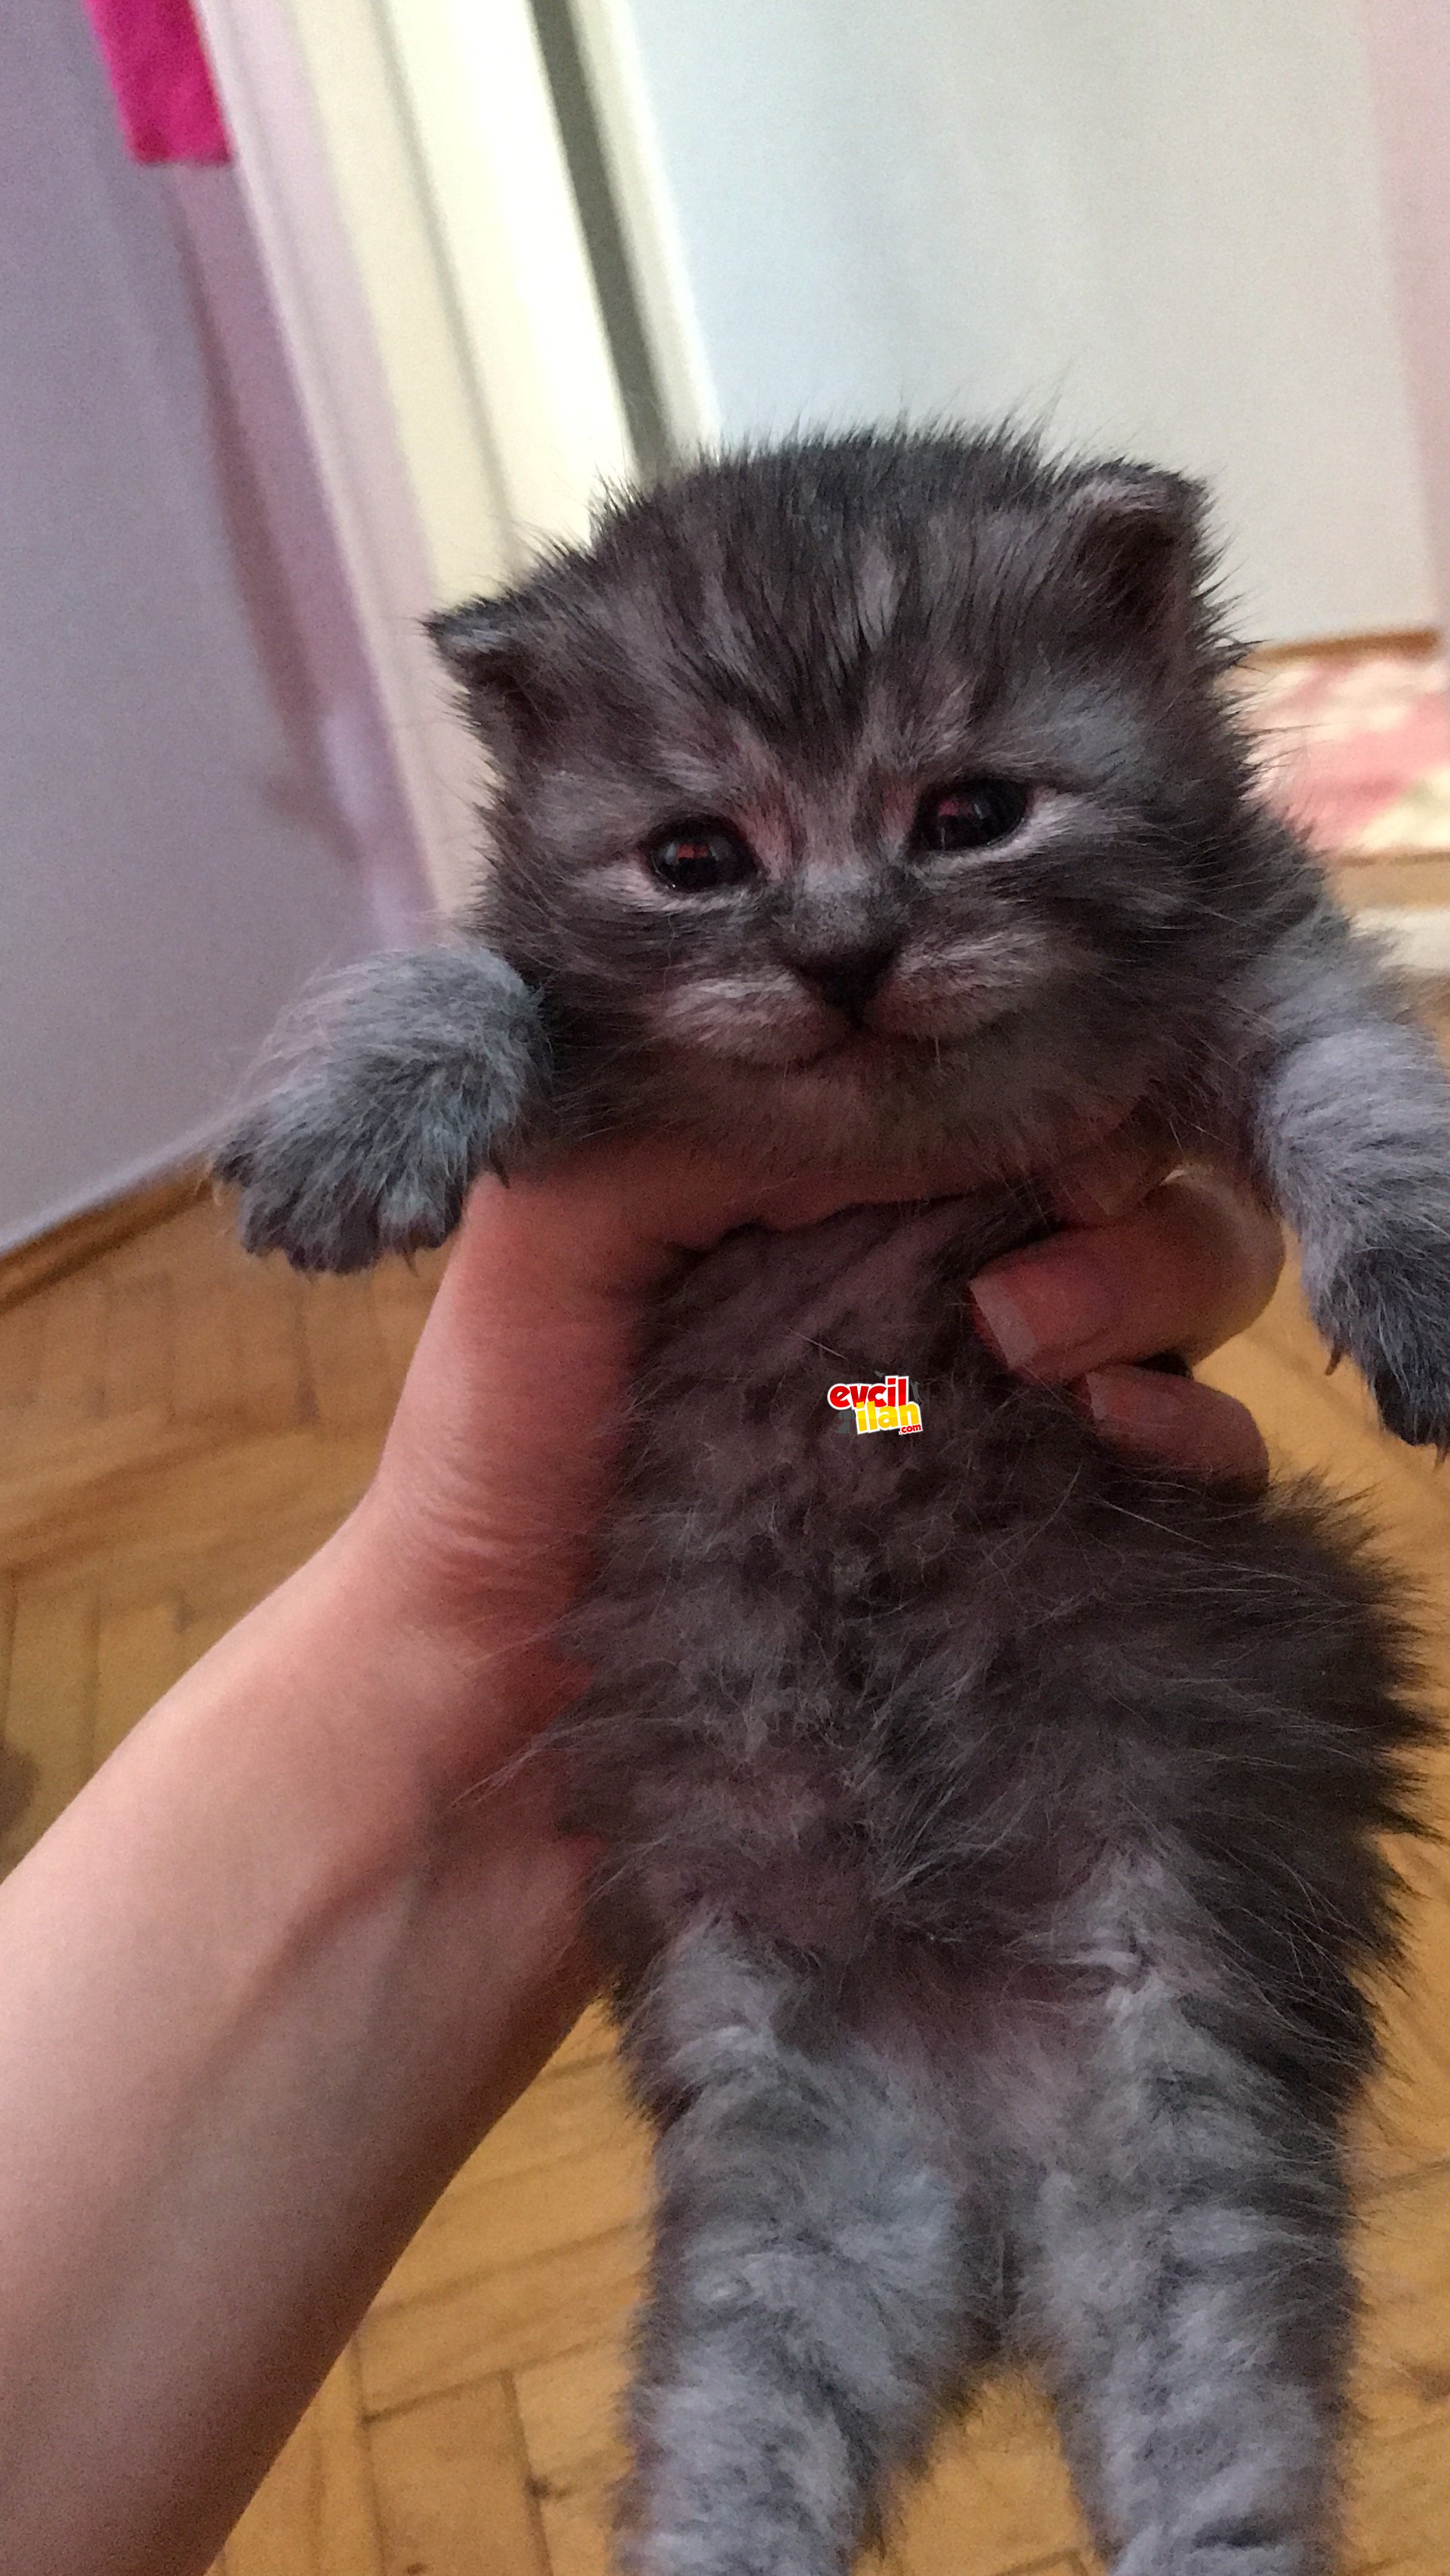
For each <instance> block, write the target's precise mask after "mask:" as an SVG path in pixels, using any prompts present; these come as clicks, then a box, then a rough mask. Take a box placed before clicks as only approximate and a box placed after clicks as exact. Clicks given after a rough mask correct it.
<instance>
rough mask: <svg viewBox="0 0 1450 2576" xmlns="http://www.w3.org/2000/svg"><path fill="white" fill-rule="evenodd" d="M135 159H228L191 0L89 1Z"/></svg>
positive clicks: (122, 124)
mask: <svg viewBox="0 0 1450 2576" xmlns="http://www.w3.org/2000/svg"><path fill="white" fill-rule="evenodd" d="M85 5H86V7H87V9H88V11H89V13H90V19H91V24H92V26H93V27H94V28H95V31H96V38H97V42H98V43H99V45H100V48H101V52H102V53H103V55H104V56H105V60H106V69H107V70H108V72H109V73H110V75H111V87H112V89H113V90H114V91H115V94H116V111H117V114H118V116H119V117H120V120H121V131H122V133H123V134H124V136H125V138H126V148H127V150H128V152H129V153H130V155H131V158H132V159H133V161H213V162H214V161H230V159H231V157H232V150H231V145H230V143H229V142H228V140H227V130H226V127H225V125H224V124H223V123H222V112H221V108H220V107H219V105H218V103H217V94H216V91H215V89H214V87H213V86H212V77H211V66H210V64H209V63H208V61H207V58H206V52H205V48H204V47H203V45H202V41H201V33H200V30H199V29H198V27H197V23H196V19H195V17H194V16H193V14H192V8H191V0H85Z"/></svg>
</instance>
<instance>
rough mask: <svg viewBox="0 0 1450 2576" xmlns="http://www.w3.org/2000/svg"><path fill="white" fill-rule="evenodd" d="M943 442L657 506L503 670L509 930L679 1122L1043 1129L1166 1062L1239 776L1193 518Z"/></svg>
mask: <svg viewBox="0 0 1450 2576" xmlns="http://www.w3.org/2000/svg"><path fill="white" fill-rule="evenodd" d="M887 453H888V454H896V453H897V451H887ZM931 453H932V455H933V457H934V459H935V462H936V465H937V468H938V469H939V470H938V472H937V475H936V478H935V479H934V480H933V478H932V477H926V478H925V479H923V477H922V475H921V474H920V472H918V473H917V475H916V478H915V481H914V482H913V481H912V479H911V477H910V476H909V475H908V476H907V477H906V478H905V480H904V481H903V479H902V477H901V476H900V475H898V478H897V486H896V487H895V488H892V489H890V490H889V491H888V493H887V495H886V500H885V502H883V498H882V495H881V493H880V491H879V490H878V491H876V492H875V493H874V495H873V493H872V492H871V490H870V489H869V484H870V477H869V476H867V477H866V478H865V479H866V482H867V485H868V488H867V489H866V490H864V491H863V490H862V488H861V483H862V472H861V466H862V462H863V460H862V459H860V458H859V457H858V458H852V457H851V456H850V455H849V454H848V453H847V452H846V451H843V450H842V449H839V448H838V449H832V450H826V451H820V452H817V454H816V455H815V457H814V458H813V460H812V470H811V471H810V472H808V471H807V470H806V466H805V463H804V461H803V460H802V459H799V458H798V459H796V460H787V459H782V458H779V457H777V458H768V459H762V460H759V461H758V462H757V463H756V464H754V465H751V464H746V465H741V466H735V467H722V468H718V469H714V470H713V472H707V473H705V474H703V475H701V476H699V477H696V478H693V479H692V480H691V481H690V482H688V483H686V484H685V485H683V486H678V487H675V489H674V491H672V492H666V493H664V494H662V495H659V496H656V497H655V498H653V499H651V500H647V501H645V502H642V503H637V504H635V505H633V508H632V510H631V511H629V512H627V513H625V514H624V515H622V516H621V517H620V518H619V519H618V520H617V521H616V522H615V523H614V524H613V525H612V527H611V528H610V529H608V530H607V531H606V533H605V535H604V537H603V538H602V539H601V541H600V543H599V545H598V546H597V547H596V549H595V551H594V553H593V554H592V555H591V556H589V557H585V558H576V559H574V560H573V561H571V562H569V563H566V564H565V565H564V566H562V567H561V568H559V569H557V570H556V571H554V572H552V573H550V574H547V575H545V576H542V577H540V578H539V579H538V580H537V581H536V583H535V584H534V585H532V586H531V589H530V591H529V592H526V593H525V594H524V596H523V600H522V602H521V603H520V605H519V607H518V610H517V615H516V622H515V624H514V625H513V628H512V632H511V640H510V646H509V653H510V661H509V668H508V674H507V680H506V683H505V695H504V697H503V698H502V699H501V698H500V695H499V676H500V675H499V673H498V672H496V671H495V672H493V673H492V674H491V676H490V677H489V678H488V679H487V681H485V682H484V683H483V684H482V687H483V694H482V695H481V697H480V701H479V704H480V711H481V712H482V714H483V716H484V721H485V725H486V728H488V727H489V726H490V725H491V729H492V732H493V739H494V741H495V744H496V745H499V744H501V746H502V749H503V767H504V775H505V786H504V793H503V796H502V799H501V805H500V812H499V816H498V858H497V864H496V868H495V872H494V876H493V878H492V881H491V883H490V885H489V887H488V890H487V892H486V895H485V898H484V904H483V926H484V927H485V928H486V929H487V930H488V931H489V933H490V935H491V936H492V937H493V938H494V940H495V942H496V944H497V945H498V946H500V947H501V948H502V949H503V951H504V953H505V954H506V955H508V956H509V957H510V958H512V960H513V962H514V963H516V964H517V965H519V966H520V967H521V968H522V969H523V971H524V972H525V973H527V974H529V975H531V976H533V977H536V978H537V979H538V980H540V981H541V982H542V983H543V984H544V986H545V987H546V989H547V990H548V991H549V992H550V994H551V995H552V997H553V998H554V1001H555V1005H556V1008H557V1009H558V1010H559V1012H560V1013H561V1014H562V1016H563V1018H564V1019H565V1020H566V1021H567V1022H568V1024H569V1025H570V1026H571V1028H573V1029H574V1030H576V1031H578V1030H581V1029H582V1030H584V1031H586V1032H587V1031H592V1032H593V1033H594V1034H595V1035H596V1036H597V1038H598V1040H599V1042H600V1044H601V1046H602V1047H604V1048H607V1049H608V1050H609V1051H610V1053H611V1055H612V1057H613V1060H614V1061H615V1062H616V1064H618V1065H620V1066H621V1067H623V1066H624V1065H626V1064H627V1065H630V1066H631V1067H632V1068H633V1078H634V1081H635V1083H636V1085H640V1084H643V1086H644V1088H645V1090H646V1091H647V1093H648V1097H649V1099H650V1102H651V1103H652V1105H653V1106H654V1107H655V1108H656V1109H658V1108H660V1107H661V1106H663V1107H664V1108H665V1110H666V1114H669V1115H672V1116H678V1117H680V1118H682V1119H684V1120H685V1121H686V1122H687V1123H693V1124H696V1125H703V1126H705V1127H710V1128H714V1129H715V1130H717V1131H720V1132H725V1133H735V1132H738V1130H739V1126H740V1123H741V1122H742V1121H743V1122H745V1124H746V1125H747V1126H749V1127H751V1128H752V1129H754V1130H755V1131H756V1132H757V1133H759V1134H762V1135H769V1136H771V1137H772V1138H773V1139H774V1140H775V1141H776V1143H777V1144H779V1143H780V1142H781V1141H782V1139H784V1138H789V1137H794V1138H795V1139H796V1140H798V1141H800V1140H806V1139H813V1140H814V1143H815V1147H816V1150H817V1151H819V1149H820V1145H821V1142H822V1140H823V1139H825V1138H827V1137H830V1138H833V1139H835V1140H836V1142H837V1143H838V1145H839V1148H840V1150H841V1151H842V1152H844V1153H849V1152H855V1151H860V1150H863V1149H869V1148H870V1146H871V1145H872V1144H873V1143H894V1142H899V1141H901V1140H902V1139H903V1138H904V1137H905V1136H907V1135H916V1134H919V1133H920V1131H921V1130H922V1129H923V1128H928V1129H929V1128H931V1127H933V1126H939V1125H944V1126H946V1127H949V1128H955V1129H956V1130H957V1131H958V1132H959V1131H960V1128H961V1124H962V1121H963V1118H964V1116H965V1117H966V1118H967V1119H968V1121H969V1122H970V1121H975V1122H976V1123H977V1124H978V1125H981V1124H982V1122H983V1121H984V1120H986V1121H987V1123H988V1124H992V1123H993V1122H994V1121H995V1127H996V1129H998V1130H1001V1131H1002V1133H1003V1134H1005V1133H1006V1131H1007V1130H1008V1129H1011V1130H1012V1131H1013V1133H1014V1136H1015V1138H1016V1142H1015V1143H1014V1145H1013V1148H1012V1152H1011V1154H1010V1156H1009V1159H1013V1160H1020V1159H1021V1158H1022V1156H1023V1155H1024V1154H1027V1153H1028V1152H1029V1147H1028V1145H1027V1143H1026V1141H1025V1139H1026V1134H1027V1130H1028V1129H1029V1128H1030V1129H1031V1131H1032V1135H1033V1137H1034V1139H1035V1137H1036V1134H1037V1131H1038V1130H1039V1129H1040V1128H1041V1127H1042V1125H1043V1123H1044V1121H1046V1122H1047V1124H1048V1125H1051V1124H1052V1123H1053V1121H1056V1122H1057V1123H1058V1124H1059V1125H1060V1124H1061V1123H1062V1122H1063V1121H1064V1120H1065V1119H1068V1118H1069V1117H1072V1116H1076V1117H1077V1118H1078V1119H1079V1121H1080V1123H1081V1124H1082V1125H1083V1126H1084V1127H1085V1128H1086V1129H1088V1130H1090V1129H1091V1128H1092V1127H1093V1126H1094V1125H1097V1124H1100V1123H1103V1122H1104V1121H1105V1120H1106V1119H1107V1118H1109V1117H1111V1116H1113V1115H1116V1114H1120V1113H1121V1111H1122V1109H1123V1108H1125V1107H1126V1106H1128V1105H1130V1103H1131V1101H1132V1099H1133V1098H1134V1097H1136V1096H1137V1094H1138V1092H1139V1091H1140V1090H1141V1088H1142V1087H1143V1084H1144V1082H1145V1080H1146V1078H1147V1071H1146V1069H1147V1067H1148V1064H1149V1061H1150V1059H1151V1057H1152V1054H1153V1049H1154V1045H1155V1042H1156V1041H1157V1040H1158V1039H1160V1038H1161V1034H1162V1020H1163V1011H1164V1007H1165V1003H1170V1002H1171V997H1172V995H1173V994H1174V992H1175V991H1177V990H1178V988H1179V986H1180V984H1181V981H1182V973H1183V967H1182V962H1181V961H1182V960H1185V959H1186V956H1187V952H1188V946H1189V943H1190V941H1191V935H1192V931H1193V928H1194V924H1195V920H1196V918H1197V916H1199V915H1200V914H1201V913H1202V910H1203V890H1202V880H1203V874H1204V871H1203V867H1202V864H1201V858H1202V853H1201V849H1200V846H1199V844H1200V842H1201V839H1202V836H1203V834H1204V832H1205V831H1206V830H1211V829H1213V828H1214V827H1215V825H1216V823H1217V820H1218V814H1219V812H1220V811H1221V810H1222V809H1224V807H1225V804H1226V801H1227V802H1228V803H1231V802H1232V795H1231V790H1230V787H1229V784H1228V781H1227V780H1226V777H1225V774H1224V764H1223V746H1222V742H1221V737H1220V735H1219V732H1218V718H1217V715H1216V713H1215V711H1214V707H1213V694H1212V690H1211V687H1210V685H1209V681H1208V678H1207V675H1206V674H1205V673H1200V672H1198V671H1196V670H1195V667H1194V654H1193V642H1192V636H1191V632H1190V613H1191V612H1190V598H1189V590H1188V586H1187V582H1186V579H1185V577H1184V557H1185V551H1186V547H1187V544H1188V538H1187V533H1186V530H1184V529H1182V528H1180V527H1178V526H1176V525H1175V523H1174V521H1173V518H1172V514H1171V511H1170V510H1168V509H1167V508H1166V506H1165V505H1164V504H1163V502H1162V498H1161V495H1160V496H1158V498H1157V499H1155V500H1153V501H1152V502H1151V503H1150V501H1149V499H1148V498H1147V496H1146V495H1145V494H1144V493H1143V492H1142V491H1141V490H1139V489H1136V488H1130V489H1129V491H1128V494H1127V499H1126V503H1124V501H1123V496H1122V493H1121V490H1120V492H1119V496H1118V502H1117V504H1116V517H1115V518H1112V524H1111V526H1110V527H1108V528H1107V529H1106V531H1105V530H1104V528H1103V526H1101V525H1100V524H1095V523H1094V510H1095V509H1098V508H1099V505H1098V504H1084V503H1081V502H1078V501H1074V499H1073V498H1072V496H1071V495H1063V494H1059V493H1057V492H1056V491H1054V490H1053V489H1052V488H1051V487H1050V486H1048V485H1046V484H1045V483H1044V481H1043V478H1042V477H1041V476H1040V475H1039V476H1038V478H1037V486H1036V488H1029V489H1028V490H1027V491H1025V492H1022V491H1012V492H1008V493H1004V492H1003V491H1002V490H1001V489H999V488H996V487H995V486H993V485H992V483H991V481H990V478H988V479H987V488H986V489H981V488H979V486H980V484H981V482H982V479H983V477H982V469H981V464H980V460H979V461H978V465H977V472H976V480H975V482H974V480H973V476H972V473H971V472H970V471H969V470H967V468H965V467H964V466H963V462H962V452H961V451H948V452H947V457H946V459H945V460H943V458H942V457H941V456H940V455H938V454H937V452H936V451H932V452H931ZM907 454H908V459H909V460H915V461H916V462H917V463H918V464H919V460H920V457H921V454H922V451H921V450H919V449H918V450H909V451H907ZM970 454H971V452H968V457H969V460H970ZM843 460H844V462H843ZM944 462H945V465H946V466H948V467H954V468H955V473H954V475H953V473H952V472H951V471H945V472H943V471H942V470H940V469H942V468H943V465H944ZM988 462H989V463H993V462H995V463H996V465H997V466H998V467H999V468H1000V463H1001V458H1000V454H998V453H997V452H993V453H992V455H991V456H989V458H988ZM879 465H880V459H879V455H878V458H877V480H878V482H879V480H880V471H879ZM853 467H854V471H853ZM792 469H793V470H792ZM887 479H888V482H889V478H887ZM999 480H1000V474H999ZM1155 489H1156V487H1155ZM1108 515H1109V516H1110V517H1112V514H1111V513H1109V514H1108ZM1094 545H1096V546H1097V547H1098V549H1099V554H1100V557H1101V560H1100V561H1099V562H1098V563H1096V564H1095V562H1094V558H1093V547H1094ZM1085 556H1086V562H1085ZM1104 568H1106V574H1107V578H1106V580H1104V578H1103V577H1102V576H1103V572H1104ZM467 614H468V613H467V612H465V613H464V615H465V617H466V616H467ZM476 685H477V683H476ZM508 693H511V694H508ZM510 709H511V713H510ZM500 713H502V715H503V717H504V719H505V723H504V726H503V729H502V731H501V730H500V723H499V718H500ZM993 1097H995V1108H992V1107H991V1106H990V1103H991V1100H992V1098H993ZM993 1151H994V1152H996V1151H997V1147H996V1146H995V1145H994V1147H993ZM1030 1151H1031V1152H1034V1153H1035V1151H1036V1145H1035V1142H1034V1144H1033V1145H1032V1147H1031V1148H1030ZM999 1158H1000V1157H999Z"/></svg>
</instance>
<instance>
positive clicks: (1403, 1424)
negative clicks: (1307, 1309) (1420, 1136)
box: [1305, 1224, 1450, 1456]
mask: <svg viewBox="0 0 1450 2576" xmlns="http://www.w3.org/2000/svg"><path fill="white" fill-rule="evenodd" d="M1305 1284H1306V1287H1307V1288H1308V1290H1309V1299H1310V1306H1311V1309H1312V1311H1313V1315H1314V1320H1315V1322H1316V1324H1317V1325H1318V1326H1319V1329H1320V1331H1321V1332H1322V1333H1323V1334H1324V1336H1325V1339H1326V1340H1327V1341H1328V1342H1329V1344H1330V1347H1331V1349H1332V1350H1333V1351H1334V1352H1335V1354H1336V1355H1338V1354H1340V1353H1345V1354H1347V1355H1348V1357H1349V1358H1350V1359H1352V1360H1354V1361H1356V1362H1357V1363H1358V1366H1359V1367H1360V1369H1361V1370H1362V1372H1363V1374H1364V1376H1365V1377H1366V1379H1367V1380H1368V1382H1369V1386H1370V1390H1371V1393H1372V1394H1373V1396H1374V1400H1375V1403H1376V1404H1377V1406H1378V1407H1379V1414H1380V1420H1381V1421H1382V1422H1383V1424H1384V1426H1385V1429H1386V1430H1387V1431H1392V1432H1393V1433H1394V1435H1395V1437H1396V1438H1397V1439H1399V1440H1404V1441H1407V1442H1408V1443H1409V1445H1410V1447H1411V1448H1416V1449H1418V1448H1435V1449H1438V1450H1439V1451H1440V1452H1441V1454H1442V1456H1443V1454H1444V1452H1445V1451H1446V1449H1447V1448H1450V1224H1447V1226H1445V1227H1444V1228H1441V1227H1440V1226H1438V1225H1423V1226H1421V1227H1417V1228H1416V1229H1415V1230H1414V1232H1413V1233H1410V1232H1407V1233H1406V1234H1405V1235H1404V1236H1403V1237H1402V1238H1401V1239H1400V1240H1399V1241H1398V1242H1396V1243H1395V1244H1393V1245H1392V1246H1386V1245H1383V1244H1379V1245H1372V1246H1365V1247H1362V1248H1360V1249H1359V1250H1358V1251H1356V1252H1355V1253H1353V1254H1352V1255H1351V1256H1349V1257H1348V1258H1344V1259H1341V1260H1340V1261H1339V1262H1338V1263H1337V1264H1336V1265H1335V1267H1334V1268H1333V1269H1332V1270H1331V1271H1329V1272H1328V1273H1327V1274H1326V1275H1325V1276H1324V1277H1323V1279H1321V1280H1318V1281H1316V1280H1313V1279H1310V1278H1308V1277H1307V1276H1306V1282H1305Z"/></svg>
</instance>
